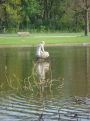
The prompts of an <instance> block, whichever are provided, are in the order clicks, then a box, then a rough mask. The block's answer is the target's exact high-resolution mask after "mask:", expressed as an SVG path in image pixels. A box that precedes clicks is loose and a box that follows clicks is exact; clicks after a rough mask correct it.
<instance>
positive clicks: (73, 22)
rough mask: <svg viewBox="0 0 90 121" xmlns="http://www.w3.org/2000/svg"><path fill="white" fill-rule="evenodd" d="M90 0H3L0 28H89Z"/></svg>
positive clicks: (70, 29) (11, 29) (28, 29)
mask: <svg viewBox="0 0 90 121" xmlns="http://www.w3.org/2000/svg"><path fill="white" fill-rule="evenodd" d="M89 18H90V0H0V32H17V31H26V30H27V31H32V30H33V31H68V32H79V31H83V30H85V34H86V35H87V33H88V32H89V26H90V24H89V22H90V19H89Z"/></svg>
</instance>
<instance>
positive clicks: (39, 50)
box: [36, 41, 49, 59]
mask: <svg viewBox="0 0 90 121" xmlns="http://www.w3.org/2000/svg"><path fill="white" fill-rule="evenodd" d="M44 45H45V42H44V41H42V42H41V43H40V44H38V45H37V47H36V57H37V58H39V59H46V58H48V57H49V52H47V51H45V50H44Z"/></svg>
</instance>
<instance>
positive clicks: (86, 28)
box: [85, 9, 89, 36]
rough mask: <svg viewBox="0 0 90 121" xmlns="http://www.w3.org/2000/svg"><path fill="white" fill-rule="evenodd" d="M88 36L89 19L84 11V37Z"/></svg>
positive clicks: (86, 11)
mask: <svg viewBox="0 0 90 121" xmlns="http://www.w3.org/2000/svg"><path fill="white" fill-rule="evenodd" d="M88 34H89V18H88V10H87V9H86V10H85V36H88Z"/></svg>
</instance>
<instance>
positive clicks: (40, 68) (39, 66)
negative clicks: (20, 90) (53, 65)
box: [35, 60, 49, 81]
mask: <svg viewBox="0 0 90 121" xmlns="http://www.w3.org/2000/svg"><path fill="white" fill-rule="evenodd" d="M35 69H36V73H37V76H38V78H39V80H40V81H44V80H45V79H46V73H47V72H48V71H49V62H45V61H44V62H43V61H42V60H41V62H36V68H35Z"/></svg>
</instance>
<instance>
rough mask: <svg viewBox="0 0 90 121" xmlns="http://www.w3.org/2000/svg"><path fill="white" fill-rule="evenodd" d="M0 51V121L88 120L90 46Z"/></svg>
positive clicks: (89, 113)
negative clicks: (39, 56) (44, 54)
mask: <svg viewBox="0 0 90 121" xmlns="http://www.w3.org/2000/svg"><path fill="white" fill-rule="evenodd" d="M46 50H47V51H49V53H50V58H49V59H48V60H45V61H43V60H39V61H36V59H35V55H34V53H35V48H34V47H31V48H29V47H27V48H26V47H25V48H22V47H21V48H18V47H17V48H0V121H90V47H86V46H82V47H77V46H75V47H73V46H64V47H61V46H60V47H46Z"/></svg>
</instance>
